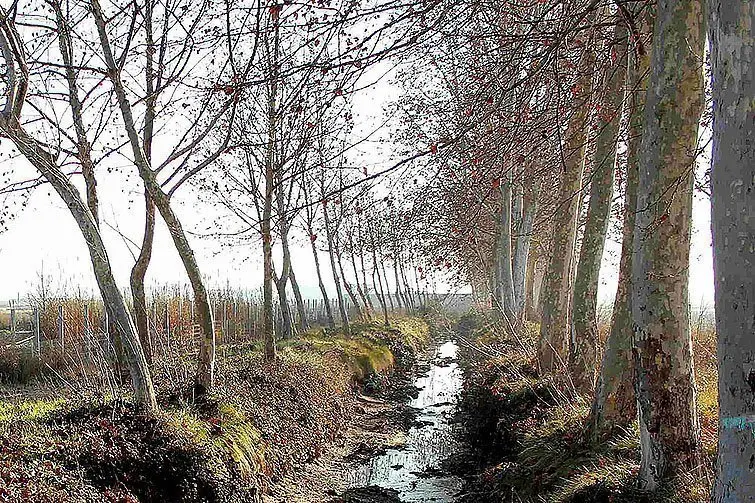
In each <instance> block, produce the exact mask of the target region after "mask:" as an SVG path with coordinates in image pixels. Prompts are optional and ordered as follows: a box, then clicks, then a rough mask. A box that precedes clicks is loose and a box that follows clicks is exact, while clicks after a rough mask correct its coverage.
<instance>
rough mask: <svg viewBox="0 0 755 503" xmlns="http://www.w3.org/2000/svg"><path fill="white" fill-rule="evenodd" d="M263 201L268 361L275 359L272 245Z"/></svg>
mask: <svg viewBox="0 0 755 503" xmlns="http://www.w3.org/2000/svg"><path fill="white" fill-rule="evenodd" d="M271 198H272V196H271ZM265 199H266V200H265V208H264V209H263V216H262V260H263V266H262V274H263V278H262V336H263V341H264V343H265V359H266V360H269V361H270V360H274V359H275V354H276V347H275V320H274V318H273V245H272V238H271V235H270V213H269V210H268V202H267V197H266V198H265ZM265 214H266V215H267V216H265Z"/></svg>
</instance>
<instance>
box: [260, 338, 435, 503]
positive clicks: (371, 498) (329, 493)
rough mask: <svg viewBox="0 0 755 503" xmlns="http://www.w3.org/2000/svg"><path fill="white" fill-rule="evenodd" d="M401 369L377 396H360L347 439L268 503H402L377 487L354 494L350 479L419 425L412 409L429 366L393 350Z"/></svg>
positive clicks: (276, 489) (287, 481) (278, 487)
mask: <svg viewBox="0 0 755 503" xmlns="http://www.w3.org/2000/svg"><path fill="white" fill-rule="evenodd" d="M392 351H393V352H394V355H395V358H396V367H395V369H394V371H393V372H392V373H391V375H390V376H389V377H388V378H387V379H385V380H384V381H383V383H382V386H381V387H380V389H379V390H378V391H377V392H376V393H375V395H374V396H366V395H357V396H356V397H355V402H356V403H355V406H354V408H353V415H352V416H351V418H350V421H349V424H348V425H347V426H346V428H345V429H344V430H343V435H342V436H341V437H340V438H338V439H336V440H335V441H334V442H332V443H331V445H330V447H329V448H328V449H327V450H325V451H324V452H323V454H322V456H321V457H319V458H318V459H316V460H314V461H313V462H311V463H308V464H305V465H303V466H301V467H299V468H297V469H295V470H291V471H290V472H289V475H288V476H286V477H284V479H283V480H282V481H281V482H280V483H277V484H274V485H273V486H272V487H270V490H269V493H268V494H267V495H266V496H264V498H263V501H265V503H312V502H315V501H326V502H328V503H361V502H365V503H367V502H369V503H383V502H385V503H393V502H400V501H401V500H400V499H399V497H398V493H397V492H396V491H394V490H389V489H383V488H379V487H376V486H370V487H361V488H349V487H348V480H346V477H345V476H344V475H345V474H348V473H349V472H350V470H351V469H352V468H353V467H354V466H355V465H358V464H361V463H364V462H366V461H367V460H369V459H370V458H373V457H375V456H377V455H380V454H381V453H383V452H385V450H386V449H388V448H396V447H400V446H401V445H403V444H404V443H405V441H406V438H405V432H406V431H407V430H408V429H409V428H411V427H412V426H414V425H416V424H417V421H416V414H417V411H416V410H414V409H412V408H411V407H409V406H408V405H407V404H408V402H409V401H410V400H411V399H412V398H415V397H417V396H418V394H419V390H418V389H417V388H416V387H415V385H414V382H415V378H416V376H417V375H418V374H419V373H421V372H423V371H425V370H426V369H427V367H428V364H426V363H424V362H422V363H418V358H417V357H416V356H415V355H414V354H412V353H411V352H409V351H407V350H402V349H401V348H392Z"/></svg>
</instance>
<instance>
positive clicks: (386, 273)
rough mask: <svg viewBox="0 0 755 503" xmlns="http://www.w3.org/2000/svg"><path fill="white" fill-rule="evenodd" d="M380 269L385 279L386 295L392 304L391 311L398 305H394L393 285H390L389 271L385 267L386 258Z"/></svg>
mask: <svg viewBox="0 0 755 503" xmlns="http://www.w3.org/2000/svg"><path fill="white" fill-rule="evenodd" d="M380 269H381V270H382V272H383V281H385V296H386V297H387V298H388V304H390V306H391V311H393V310H395V309H396V307H395V306H394V305H393V298H392V297H391V287H390V285H388V271H387V270H386V269H385V260H382V261H381V262H380Z"/></svg>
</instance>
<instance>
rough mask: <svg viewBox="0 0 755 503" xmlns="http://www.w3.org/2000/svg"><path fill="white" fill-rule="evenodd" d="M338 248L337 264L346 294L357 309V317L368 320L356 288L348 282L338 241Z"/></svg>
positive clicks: (336, 244)
mask: <svg viewBox="0 0 755 503" xmlns="http://www.w3.org/2000/svg"><path fill="white" fill-rule="evenodd" d="M335 246H336V254H335V255H336V262H337V263H338V271H339V272H340V273H341V278H342V279H343V286H344V288H346V293H347V294H348V295H349V299H351V303H352V304H354V309H356V312H357V317H358V318H360V319H362V320H366V319H367V317H366V316H365V315H364V314H363V313H362V309H361V307H360V306H359V298H358V297H357V296H356V293H355V292H354V288H352V286H351V284H349V282H348V281H347V280H346V272H345V271H344V270H343V258H342V257H341V255H342V253H341V249H340V248H339V246H338V241H337V240H336V242H335Z"/></svg>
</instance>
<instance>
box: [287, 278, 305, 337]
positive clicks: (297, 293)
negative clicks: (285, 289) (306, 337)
mask: <svg viewBox="0 0 755 503" xmlns="http://www.w3.org/2000/svg"><path fill="white" fill-rule="evenodd" d="M288 277H289V279H290V280H291V290H292V291H293V292H294V299H296V314H297V317H298V321H297V325H298V327H299V329H301V330H306V329H307V328H309V320H308V319H307V311H306V309H304V298H303V297H302V295H301V290H300V289H299V282H298V281H296V274H294V268H293V267H291V269H290V270H289V271H288Z"/></svg>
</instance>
